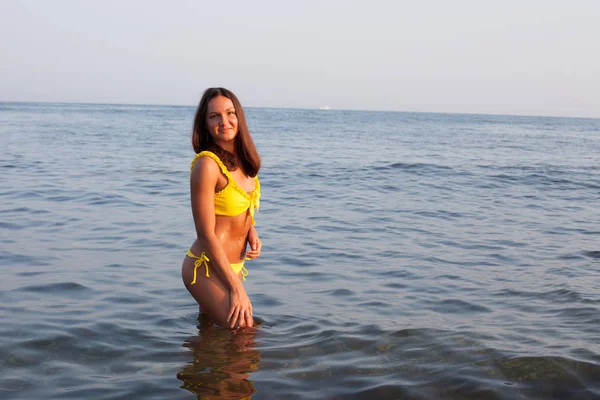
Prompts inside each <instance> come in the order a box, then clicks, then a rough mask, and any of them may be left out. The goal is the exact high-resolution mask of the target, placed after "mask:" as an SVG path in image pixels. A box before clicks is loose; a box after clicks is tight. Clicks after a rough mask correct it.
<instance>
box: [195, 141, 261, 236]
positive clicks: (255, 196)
mask: <svg viewBox="0 0 600 400" xmlns="http://www.w3.org/2000/svg"><path fill="white" fill-rule="evenodd" d="M204 156H207V157H210V158H212V159H213V160H215V162H216V163H217V164H218V165H219V167H220V168H221V172H223V175H225V177H226V178H227V186H225V188H224V189H223V190H221V191H219V192H216V193H215V214H217V215H225V216H228V217H234V216H236V215H240V214H241V213H243V212H244V211H246V210H248V209H249V210H250V217H251V218H252V225H254V224H255V223H256V222H255V221H254V209H255V208H256V209H257V210H258V207H259V206H260V182H259V181H258V176H255V177H254V182H256V187H255V189H254V190H253V191H251V192H250V193H248V192H246V191H245V190H244V189H242V188H241V187H240V186H239V185H238V184H237V183H236V182H235V180H234V179H233V176H231V174H230V173H229V171H228V170H227V167H226V166H225V164H223V162H221V160H220V159H219V157H218V156H217V155H216V154H215V153H213V152H211V151H203V152H200V153H198V154H196V157H194V159H193V160H192V165H191V166H190V175H191V173H192V169H193V168H194V165H196V161H198V159H199V158H200V157H204Z"/></svg>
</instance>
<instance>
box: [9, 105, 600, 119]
mask: <svg viewBox="0 0 600 400" xmlns="http://www.w3.org/2000/svg"><path fill="white" fill-rule="evenodd" d="M2 103H23V104H39V103H41V104H72V105H74V104H81V105H91V106H92V105H100V106H102V105H103V106H142V107H194V108H195V107H197V105H195V104H194V105H186V104H161V103H111V102H105V103H102V102H81V101H29V100H16V101H15V100H0V104H2ZM243 107H244V108H264V109H275V110H277V109H278V110H307V111H321V112H323V113H328V112H336V111H358V112H397V113H406V114H444V115H481V116H496V117H534V118H535V117H537V118H573V119H594V120H597V119H600V116H599V117H582V116H567V115H562V116H559V115H538V114H502V113H497V114H495V113H489V112H488V113H482V112H479V113H477V112H473V113H470V112H448V111H407V110H392V109H387V110H385V109H371V110H369V109H353V108H335V107H333V108H332V107H330V108H329V109H327V110H324V109H320V106H316V107H315V108H307V107H274V106H251V105H248V106H243Z"/></svg>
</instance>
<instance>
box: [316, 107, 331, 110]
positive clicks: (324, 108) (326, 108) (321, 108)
mask: <svg viewBox="0 0 600 400" xmlns="http://www.w3.org/2000/svg"><path fill="white" fill-rule="evenodd" d="M319 110H331V108H329V106H322V107H319Z"/></svg>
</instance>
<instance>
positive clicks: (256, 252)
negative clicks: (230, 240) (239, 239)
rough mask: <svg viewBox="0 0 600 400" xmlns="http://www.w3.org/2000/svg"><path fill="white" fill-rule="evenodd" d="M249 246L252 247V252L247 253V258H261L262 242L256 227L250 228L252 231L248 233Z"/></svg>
mask: <svg viewBox="0 0 600 400" xmlns="http://www.w3.org/2000/svg"><path fill="white" fill-rule="evenodd" d="M248 244H249V245H250V250H248V251H247V252H246V257H248V258H250V259H253V258H258V256H260V249H262V242H261V241H260V239H259V238H258V233H257V232H256V229H255V228H254V225H251V226H250V231H249V232H248Z"/></svg>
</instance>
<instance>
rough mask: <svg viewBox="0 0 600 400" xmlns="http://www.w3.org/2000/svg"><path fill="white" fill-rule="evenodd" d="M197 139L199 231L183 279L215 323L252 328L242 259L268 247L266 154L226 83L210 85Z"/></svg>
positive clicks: (194, 186) (194, 179) (193, 178)
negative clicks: (263, 197)
mask: <svg viewBox="0 0 600 400" xmlns="http://www.w3.org/2000/svg"><path fill="white" fill-rule="evenodd" d="M192 146H193V147H194V151H195V152H196V153H197V154H196V157H195V158H194V160H193V161H192V166H191V168H190V188H191V198H192V214H193V217H194V225H195V226H196V234H197V238H196V240H195V241H194V243H193V244H192V247H191V248H190V250H189V251H188V253H187V255H186V257H185V260H184V261H183V267H182V271H181V275H182V278H183V282H184V283H185V287H186V288H187V289H188V290H189V292H190V293H191V294H192V296H194V299H196V301H197V302H198V304H199V305H200V312H205V313H207V314H208V316H209V317H210V318H211V319H212V320H213V321H214V322H216V323H217V324H219V325H222V326H229V327H230V328H238V327H251V326H253V325H254V320H253V318H252V304H251V303H250V299H249V298H248V295H247V294H246V291H245V290H244V286H243V284H242V280H246V275H247V274H248V271H247V270H246V268H245V267H244V260H245V259H253V258H257V257H258V256H259V255H260V250H261V247H262V245H261V242H260V240H259V238H258V234H257V233H256V230H255V229H254V211H255V208H256V209H257V208H258V206H259V199H260V183H259V181H258V170H259V169H260V157H259V155H258V153H257V151H256V148H255V147H254V142H253V141H252V138H251V137H250V132H249V130H248V125H247V124H246V118H245V116H244V110H243V109H242V106H241V104H240V102H239V100H238V99H237V97H236V96H235V95H234V94H233V93H232V92H230V91H229V90H227V89H224V88H210V89H207V90H206V91H205V92H204V95H203V96H202V99H201V100H200V104H199V105H198V110H197V111H196V117H195V121H194V132H193V134H192ZM247 244H249V245H250V250H248V251H247V252H246V247H247Z"/></svg>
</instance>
